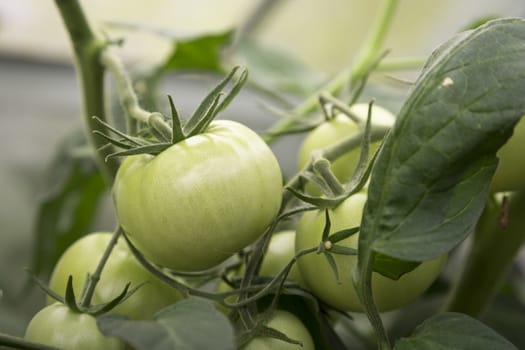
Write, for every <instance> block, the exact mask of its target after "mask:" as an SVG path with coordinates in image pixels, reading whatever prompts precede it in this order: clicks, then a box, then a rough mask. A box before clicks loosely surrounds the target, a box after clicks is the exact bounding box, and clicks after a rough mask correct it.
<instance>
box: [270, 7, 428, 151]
mask: <svg viewBox="0 0 525 350" xmlns="http://www.w3.org/2000/svg"><path fill="white" fill-rule="evenodd" d="M398 3H399V0H384V2H383V4H382V6H381V8H380V11H379V15H378V17H377V19H376V21H375V23H374V26H373V28H372V31H371V34H370V36H369V37H368V39H367V40H366V41H365V42H364V44H363V46H362V48H361V50H360V51H359V53H358V54H357V56H356V57H357V58H356V59H355V62H354V64H353V66H352V68H347V69H344V70H342V71H341V72H339V73H338V74H337V75H336V76H334V77H333V78H332V79H330V80H329V81H328V82H327V83H326V84H324V85H323V86H322V87H321V88H320V89H319V90H317V91H316V92H315V93H314V94H312V95H311V96H309V97H308V98H307V99H306V100H305V101H303V102H302V103H301V104H299V105H298V106H297V107H295V108H294V109H293V110H292V111H291V112H290V115H291V116H290V117H288V118H283V119H281V120H280V121H278V122H277V123H276V124H275V125H273V126H272V127H271V128H270V129H269V130H268V131H267V132H266V134H265V135H264V137H263V138H264V140H265V141H266V142H267V143H269V144H270V143H272V142H273V141H275V140H276V139H277V138H278V136H279V135H281V134H283V133H285V132H286V130H288V129H290V128H291V127H293V126H294V125H295V124H296V123H297V121H298V120H300V119H302V117H303V116H304V115H306V114H308V113H310V112H312V111H313V110H315V108H316V107H317V105H318V102H319V95H320V94H321V93H323V92H328V93H331V94H337V93H338V92H340V91H341V90H342V89H343V87H344V86H345V85H346V84H348V82H349V81H350V82H351V83H352V85H353V84H354V83H356V82H358V81H359V80H360V79H362V78H364V77H365V76H366V75H367V74H369V73H370V71H371V70H372V69H380V70H383V71H384V70H385V69H410V68H414V67H420V64H421V62H422V61H421V60H419V59H418V60H412V59H406V58H402V59H398V60H395V61H386V62H384V63H381V62H378V58H379V57H380V56H381V55H382V52H381V50H382V45H383V42H384V40H385V38H386V35H387V33H388V29H389V28H390V26H391V24H392V21H393V18H394V15H395V10H396V8H397V5H398ZM392 63H395V64H392Z"/></svg>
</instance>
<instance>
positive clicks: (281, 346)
mask: <svg viewBox="0 0 525 350" xmlns="http://www.w3.org/2000/svg"><path fill="white" fill-rule="evenodd" d="M266 325H267V326H268V327H271V328H275V329H277V330H278V331H280V332H282V333H284V334H286V335H287V336H288V338H290V339H293V340H298V341H300V342H302V344H303V346H302V347H300V346H299V345H297V344H291V343H288V342H284V341H282V340H278V339H275V338H271V337H256V338H254V339H252V340H251V341H250V342H249V343H248V344H246V345H245V346H244V347H243V350H297V349H301V350H310V349H311V350H313V349H314V341H313V339H312V336H311V335H310V333H309V332H308V329H307V328H306V327H305V326H304V324H303V323H302V322H301V321H300V320H299V319H298V318H297V317H296V316H295V315H293V314H292V313H290V312H288V311H283V310H276V311H274V314H273V315H272V317H271V318H270V320H269V321H268V323H267V324H266Z"/></svg>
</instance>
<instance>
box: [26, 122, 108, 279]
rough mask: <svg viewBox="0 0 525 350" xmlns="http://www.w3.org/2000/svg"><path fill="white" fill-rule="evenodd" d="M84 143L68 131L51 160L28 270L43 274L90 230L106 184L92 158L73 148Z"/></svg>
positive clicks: (80, 136)
mask: <svg viewBox="0 0 525 350" xmlns="http://www.w3.org/2000/svg"><path fill="white" fill-rule="evenodd" d="M81 147H85V139H84V137H83V134H81V133H80V132H77V133H74V134H71V135H70V136H69V138H68V139H67V140H65V142H63V143H62V144H61V145H60V147H59V150H60V151H59V153H58V154H57V155H56V157H55V159H54V160H53V161H52V162H51V172H50V174H49V180H48V183H49V185H48V186H49V187H48V191H47V193H46V194H45V196H44V197H43V198H42V200H41V202H40V205H39V207H38V212H37V214H36V222H35V228H34V230H35V231H34V235H35V239H34V247H33V258H32V264H31V271H32V272H33V273H34V274H35V275H37V276H41V277H43V278H47V276H48V275H49V274H50V273H51V270H52V269H53V267H54V266H55V263H56V262H57V260H58V259H59V258H60V256H61V255H62V253H63V252H64V251H65V250H66V248H67V247H69V246H70V245H71V244H72V243H73V242H74V241H76V240H77V239H78V238H80V237H81V236H83V235H85V234H86V233H88V232H89V230H90V228H91V226H92V223H93V219H94V217H95V214H96V210H97V208H98V204H99V201H100V199H101V198H102V196H103V195H104V194H105V190H106V187H105V184H104V180H103V178H102V176H101V175H100V173H99V172H98V170H97V169H96V166H95V164H94V161H93V160H92V159H91V158H79V157H76V156H75V155H74V154H72V152H73V150H74V149H79V148H81Z"/></svg>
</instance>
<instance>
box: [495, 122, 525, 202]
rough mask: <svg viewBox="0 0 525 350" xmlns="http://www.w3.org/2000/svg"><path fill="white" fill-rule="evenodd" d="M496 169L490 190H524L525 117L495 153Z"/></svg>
mask: <svg viewBox="0 0 525 350" xmlns="http://www.w3.org/2000/svg"><path fill="white" fill-rule="evenodd" d="M497 156H498V158H499V164H498V168H497V169H496V173H495V174H494V178H493V179H492V190H493V191H494V192H500V191H517V190H524V189H525V116H523V117H521V120H520V121H519V122H518V124H516V127H515V128H514V134H513V135H512V136H511V138H510V139H509V140H508V141H507V143H506V144H505V145H503V147H501V148H500V149H499V151H498V153H497Z"/></svg>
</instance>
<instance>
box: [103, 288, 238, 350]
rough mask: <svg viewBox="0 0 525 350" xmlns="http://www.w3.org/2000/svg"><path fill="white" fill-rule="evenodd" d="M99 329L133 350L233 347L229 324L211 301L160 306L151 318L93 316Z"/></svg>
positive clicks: (217, 348) (233, 340) (200, 300)
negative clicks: (132, 319)
mask: <svg viewBox="0 0 525 350" xmlns="http://www.w3.org/2000/svg"><path fill="white" fill-rule="evenodd" d="M97 323H98V326H99V328H100V330H101V331H102V332H103V333H104V334H106V335H109V336H114V337H117V338H120V339H122V340H124V341H125V342H126V343H128V344H130V345H132V346H133V348H134V349H137V350H142V349H144V350H171V349H216V350H222V349H224V350H226V349H235V348H236V347H235V337H234V332H233V327H232V326H231V324H230V322H229V321H228V319H227V318H226V316H225V315H223V314H222V313H220V312H219V311H217V309H216V308H215V307H214V306H213V304H212V303H210V302H207V301H205V300H203V299H198V298H188V299H184V300H181V301H179V302H177V303H175V304H173V305H172V306H169V307H167V308H165V309H162V310H161V311H159V312H158V313H157V314H156V315H155V320H153V321H131V320H128V319H126V318H125V317H124V316H120V315H111V314H107V315H102V316H100V317H98V318H97Z"/></svg>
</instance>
